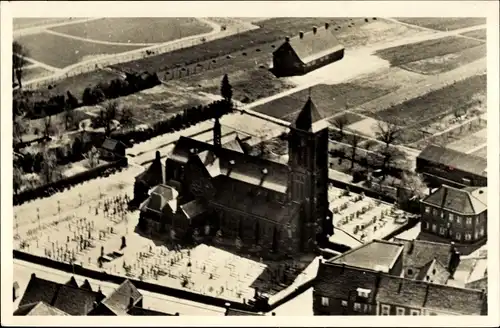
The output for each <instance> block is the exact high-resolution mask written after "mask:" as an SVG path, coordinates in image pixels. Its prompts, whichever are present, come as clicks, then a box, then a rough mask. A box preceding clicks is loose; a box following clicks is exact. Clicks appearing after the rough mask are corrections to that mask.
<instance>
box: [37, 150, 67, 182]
mask: <svg viewBox="0 0 500 328" xmlns="http://www.w3.org/2000/svg"><path fill="white" fill-rule="evenodd" d="M42 156H43V162H42V170H41V172H40V173H41V178H42V181H43V183H44V184H48V183H52V182H54V181H57V180H59V179H60V178H61V175H62V174H61V172H60V170H59V168H58V166H57V158H56V156H55V155H54V154H53V153H52V152H50V151H49V150H48V149H47V148H45V149H44V150H43V153H42Z"/></svg>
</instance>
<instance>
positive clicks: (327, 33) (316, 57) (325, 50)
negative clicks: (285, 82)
mask: <svg viewBox="0 0 500 328" xmlns="http://www.w3.org/2000/svg"><path fill="white" fill-rule="evenodd" d="M342 58H344V46H342V45H341V44H340V43H339V42H338V40H337V39H336V38H335V36H334V35H333V31H332V29H331V28H330V26H329V24H328V23H325V26H324V28H321V29H318V28H317V27H313V30H312V31H311V32H308V33H304V32H300V33H299V35H298V36H297V37H294V38H288V37H287V38H286V39H285V42H284V43H283V44H282V45H281V46H280V47H278V49H276V50H275V51H274V52H273V72H274V74H275V75H277V76H293V75H303V74H306V73H308V72H311V71H313V70H315V69H317V68H320V67H322V66H325V65H328V64H331V63H333V62H336V61H338V60H341V59H342Z"/></svg>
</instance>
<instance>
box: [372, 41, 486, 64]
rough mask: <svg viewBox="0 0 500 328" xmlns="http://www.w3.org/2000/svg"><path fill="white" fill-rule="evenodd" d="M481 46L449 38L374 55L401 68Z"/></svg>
mask: <svg viewBox="0 0 500 328" xmlns="http://www.w3.org/2000/svg"><path fill="white" fill-rule="evenodd" d="M482 44H483V42H482V41H478V40H472V39H466V38H461V37H455V36H449V37H445V38H440V39H434V40H427V41H422V42H416V43H410V44H406V45H402V46H397V47H392V48H387V49H384V50H380V51H377V52H376V53H375V54H376V55H377V56H379V57H380V58H382V59H385V60H387V61H389V62H390V63H391V65H392V66H401V65H403V64H408V63H411V62H415V61H418V60H422V59H427V58H433V57H437V56H444V55H448V54H453V53H456V52H460V51H462V50H464V49H468V48H473V47H477V46H480V45H482Z"/></svg>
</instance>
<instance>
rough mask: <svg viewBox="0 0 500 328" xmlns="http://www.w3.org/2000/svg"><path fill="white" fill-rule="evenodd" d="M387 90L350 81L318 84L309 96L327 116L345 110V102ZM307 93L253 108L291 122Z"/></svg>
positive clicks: (362, 100)
mask: <svg viewBox="0 0 500 328" xmlns="http://www.w3.org/2000/svg"><path fill="white" fill-rule="evenodd" d="M388 92H389V90H385V89H377V88H373V87H369V86H365V85H359V84H351V83H341V84H335V85H326V84H320V85H316V86H314V87H312V88H311V98H312V100H313V101H314V103H315V104H316V106H317V107H318V109H319V110H320V111H322V112H323V114H324V115H325V117H329V116H332V115H334V114H336V113H338V112H341V111H343V110H345V109H346V108H345V104H346V102H347V103H348V104H349V107H354V106H358V105H360V104H363V103H365V102H367V101H370V100H372V99H375V98H378V97H380V96H382V95H384V94H387V93H388ZM308 94H309V91H308V90H302V91H299V92H296V93H294V94H291V95H289V96H286V97H283V98H279V99H276V100H273V101H271V102H268V103H266V104H263V105H260V106H257V107H255V108H253V110H255V111H257V112H260V113H264V114H267V115H270V116H273V117H277V118H281V119H284V120H287V121H290V122H291V121H293V120H294V119H295V116H296V115H297V114H298V112H299V110H300V109H302V107H301V106H302V105H303V104H304V103H305V101H306V100H307V97H308Z"/></svg>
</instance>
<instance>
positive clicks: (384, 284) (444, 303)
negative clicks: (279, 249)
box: [313, 261, 487, 315]
mask: <svg viewBox="0 0 500 328" xmlns="http://www.w3.org/2000/svg"><path fill="white" fill-rule="evenodd" d="M313 293H314V295H313V308H314V313H315V315H486V314H487V295H486V293H485V292H482V291H477V290H472V289H465V288H457V287H452V286H447V285H441V284H434V283H430V282H427V281H425V280H414V279H408V278H404V277H401V276H397V275H391V274H388V273H385V272H383V271H374V270H371V269H363V268H358V267H353V266H348V265H346V264H339V263H334V262H329V261H322V262H320V266H319V268H318V275H317V277H316V281H315V285H314V292H313Z"/></svg>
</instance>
